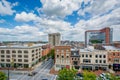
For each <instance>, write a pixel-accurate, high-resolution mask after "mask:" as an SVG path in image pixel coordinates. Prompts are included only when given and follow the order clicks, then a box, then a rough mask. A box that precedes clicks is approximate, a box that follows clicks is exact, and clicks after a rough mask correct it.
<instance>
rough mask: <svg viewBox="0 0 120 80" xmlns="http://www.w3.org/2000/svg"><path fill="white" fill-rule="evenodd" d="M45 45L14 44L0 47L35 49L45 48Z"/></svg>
mask: <svg viewBox="0 0 120 80" xmlns="http://www.w3.org/2000/svg"><path fill="white" fill-rule="evenodd" d="M43 45H46V44H35V43H25V44H21V43H14V44H7V45H2V46H0V48H33V47H39V46H43Z"/></svg>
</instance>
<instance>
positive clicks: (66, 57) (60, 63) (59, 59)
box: [55, 46, 71, 71]
mask: <svg viewBox="0 0 120 80" xmlns="http://www.w3.org/2000/svg"><path fill="white" fill-rule="evenodd" d="M70 55H71V47H70V46H55V70H56V71H58V70H60V69H62V68H71V59H70Z"/></svg>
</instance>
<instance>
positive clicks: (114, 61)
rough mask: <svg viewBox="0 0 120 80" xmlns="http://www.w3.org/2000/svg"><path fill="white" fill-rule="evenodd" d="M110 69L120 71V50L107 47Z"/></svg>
mask: <svg viewBox="0 0 120 80" xmlns="http://www.w3.org/2000/svg"><path fill="white" fill-rule="evenodd" d="M107 52H108V63H109V68H110V69H113V70H114V71H120V48H115V47H107Z"/></svg>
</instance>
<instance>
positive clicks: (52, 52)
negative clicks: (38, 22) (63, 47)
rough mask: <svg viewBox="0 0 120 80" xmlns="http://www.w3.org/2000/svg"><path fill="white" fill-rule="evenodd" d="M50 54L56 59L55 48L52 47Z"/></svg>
mask: <svg viewBox="0 0 120 80" xmlns="http://www.w3.org/2000/svg"><path fill="white" fill-rule="evenodd" d="M49 56H51V58H52V59H54V57H55V50H54V49H51V51H50V53H49Z"/></svg>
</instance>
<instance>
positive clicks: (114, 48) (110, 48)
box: [103, 46, 120, 50]
mask: <svg viewBox="0 0 120 80" xmlns="http://www.w3.org/2000/svg"><path fill="white" fill-rule="evenodd" d="M103 47H104V48H105V49H106V50H120V48H117V47H114V46H103Z"/></svg>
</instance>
